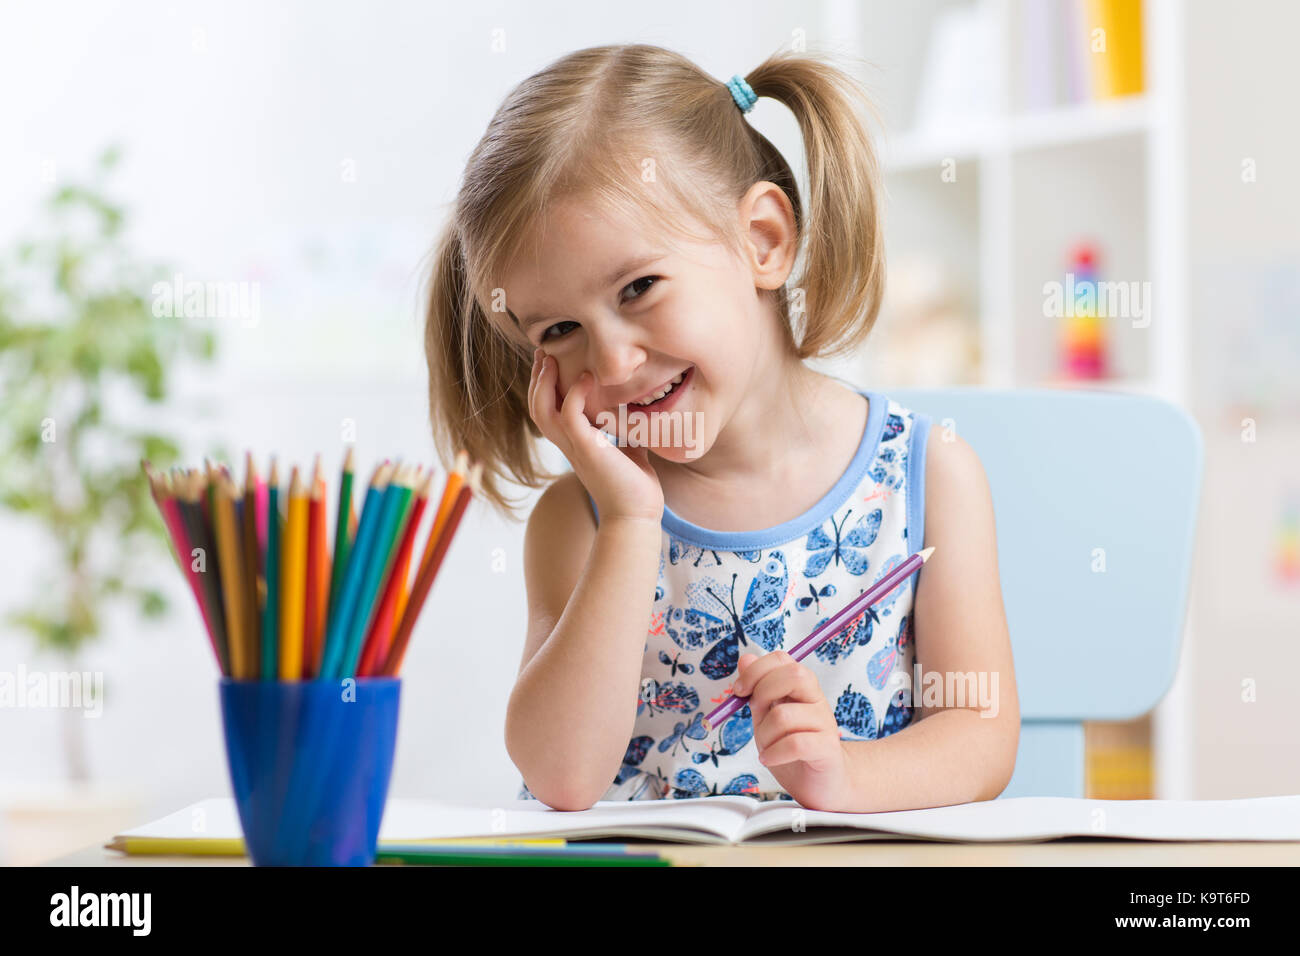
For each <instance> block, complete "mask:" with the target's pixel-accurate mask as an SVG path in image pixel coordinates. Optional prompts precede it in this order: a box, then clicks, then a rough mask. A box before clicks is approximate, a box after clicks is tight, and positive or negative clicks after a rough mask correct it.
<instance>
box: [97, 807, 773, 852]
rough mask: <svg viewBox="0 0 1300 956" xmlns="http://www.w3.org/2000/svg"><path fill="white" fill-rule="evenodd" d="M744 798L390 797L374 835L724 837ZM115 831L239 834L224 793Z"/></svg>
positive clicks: (735, 829) (734, 825)
mask: <svg viewBox="0 0 1300 956" xmlns="http://www.w3.org/2000/svg"><path fill="white" fill-rule="evenodd" d="M753 803H754V800H753V799H752V798H751V797H739V796H719V797H692V798H690V799H685V800H669V801H665V800H630V801H622V800H601V801H598V802H597V803H596V804H595V805H594V806H593V807H592V808H591V809H589V810H578V811H573V812H567V811H563V810H554V809H552V808H550V807H548V806H546V805H545V804H543V803H539V802H538V801H536V800H503V801H501V803H500V804H497V805H495V806H486V805H481V806H467V805H463V804H450V803H442V802H439V801H434V800H421V799H402V798H393V799H391V800H389V801H388V804H387V806H386V807H385V808H384V818H383V821H382V822H381V823H380V827H379V839H380V840H381V841H384V842H390V843H403V842H410V841H413V840H431V839H454V838H461V837H489V838H500V837H506V836H532V837H544V836H578V835H583V836H647V837H648V838H650V839H661V838H664V839H666V838H669V837H674V838H677V839H681V840H686V841H688V842H704V843H719V842H722V843H730V842H733V841H735V840H738V839H739V836H740V831H741V827H742V826H743V825H744V823H745V819H746V817H747V816H748V815H749V813H750V811H751V810H752V804H753ZM119 836H141V837H160V838H164V839H173V840H196V839H235V840H238V839H242V837H243V830H242V829H241V828H240V825H239V816H238V813H237V812H236V810H235V801H234V800H233V799H232V798H231V797H214V798H210V799H208V800H203V801H200V802H199V803H196V804H194V805H193V806H190V807H186V808H185V809H183V810H178V811H177V812H175V813H172V814H169V815H168V816H165V817H163V818H162V819H161V820H156V821H154V822H153V823H148V824H145V825H144V826H139V827H134V828H132V829H130V830H123V831H122V832H121V833H120V834H119Z"/></svg>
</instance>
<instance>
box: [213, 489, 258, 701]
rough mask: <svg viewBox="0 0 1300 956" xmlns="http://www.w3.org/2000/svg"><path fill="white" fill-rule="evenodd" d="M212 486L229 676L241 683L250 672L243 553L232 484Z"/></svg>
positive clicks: (236, 493)
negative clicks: (227, 644)
mask: <svg viewBox="0 0 1300 956" xmlns="http://www.w3.org/2000/svg"><path fill="white" fill-rule="evenodd" d="M213 480H214V481H215V483H216V492H215V497H214V505H213V514H214V515H215V517H216V521H215V525H216V537H217V552H218V554H219V556H220V561H221V591H222V596H223V598H224V601H225V612H226V626H227V627H228V628H229V629H230V676H231V677H233V678H234V679H235V680H245V679H247V678H248V676H249V673H250V671H251V666H250V664H249V662H248V634H247V631H246V630H245V627H244V625H245V622H246V618H245V616H244V571H243V555H242V551H243V549H242V548H241V547H240V542H239V529H238V527H236V525H235V498H236V496H237V495H238V492H237V490H236V489H235V485H234V482H232V481H231V480H230V478H229V477H228V476H226V475H217V474H214V475H213Z"/></svg>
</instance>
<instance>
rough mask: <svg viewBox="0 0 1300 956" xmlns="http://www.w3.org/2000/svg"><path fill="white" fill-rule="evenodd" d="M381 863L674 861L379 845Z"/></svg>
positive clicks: (632, 855)
mask: <svg viewBox="0 0 1300 956" xmlns="http://www.w3.org/2000/svg"><path fill="white" fill-rule="evenodd" d="M375 863H377V864H383V863H387V864H394V863H395V864H417V865H424V866H672V865H673V864H672V861H671V860H667V859H665V858H664V857H661V856H659V855H658V854H657V853H587V854H579V853H570V852H568V851H567V850H566V851H565V852H563V853H556V852H555V851H553V850H546V849H537V850H529V849H524V848H522V847H500V848H495V849H494V848H489V847H472V848H466V849H464V850H453V849H450V848H446V847H439V848H438V849H436V850H416V849H411V850H407V849H399V850H388V849H379V850H377V851H376V853H375Z"/></svg>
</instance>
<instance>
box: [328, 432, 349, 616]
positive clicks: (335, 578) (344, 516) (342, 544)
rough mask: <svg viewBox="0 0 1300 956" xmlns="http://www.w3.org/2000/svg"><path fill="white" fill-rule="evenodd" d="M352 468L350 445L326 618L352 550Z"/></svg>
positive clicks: (336, 524) (331, 613) (331, 611)
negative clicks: (350, 523)
mask: <svg viewBox="0 0 1300 956" xmlns="http://www.w3.org/2000/svg"><path fill="white" fill-rule="evenodd" d="M352 470H353V465H352V447H351V446H349V447H348V453H347V455H346V456H345V457H344V459H343V479H342V482H341V483H340V484H339V510H338V516H337V517H336V518H335V520H334V557H333V558H332V559H331V561H332V564H331V571H330V600H329V612H328V615H327V618H332V617H333V616H334V609H335V608H336V607H337V606H338V601H339V588H340V587H341V586H342V584H343V572H344V571H345V570H347V566H348V553H349V552H350V551H351V550H352V535H351V534H350V533H349V532H350V530H351V529H350V528H349V527H348V524H349V522H350V520H351V515H352ZM323 634H324V632H323V631H322V635H323ZM322 639H323V638H322Z"/></svg>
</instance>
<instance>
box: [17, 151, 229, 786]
mask: <svg viewBox="0 0 1300 956" xmlns="http://www.w3.org/2000/svg"><path fill="white" fill-rule="evenodd" d="M118 160H119V151H118V150H117V149H116V148H109V149H107V150H105V151H104V152H103V154H102V155H101V156H100V158H99V160H98V162H97V164H96V166H95V169H94V172H93V174H92V175H91V176H90V177H89V178H88V181H87V182H82V183H68V184H63V185H58V186H55V187H54V188H53V190H52V192H51V194H50V195H49V197H48V198H47V199H46V201H45V202H44V204H43V206H42V215H41V219H40V224H39V226H38V227H37V229H36V230H35V231H36V233H37V234H36V235H33V236H32V237H30V238H26V239H23V240H20V241H18V242H16V243H15V244H14V245H13V246H12V247H11V248H9V249H6V250H4V251H3V252H0V395H2V396H3V400H2V401H0V462H3V466H2V467H0V508H3V509H6V510H7V511H8V512H9V514H8V515H6V520H8V521H12V520H14V519H15V518H17V519H18V520H24V521H27V522H34V523H35V525H36V527H37V528H38V529H39V530H40V532H41V533H42V536H43V537H46V538H47V539H48V540H49V542H50V543H51V544H52V546H53V553H54V555H55V560H54V562H53V564H54V566H53V567H46V568H41V569H40V571H39V573H41V578H40V579H39V581H38V583H37V586H35V587H32V588H30V589H29V590H28V591H27V592H26V593H27V595H28V599H27V600H26V601H24V602H23V603H22V604H21V606H19V607H16V608H6V609H5V611H6V612H7V613H5V615H4V621H5V623H6V625H8V626H9V627H16V628H18V629H20V630H21V631H25V632H27V633H29V634H30V635H31V636H32V637H33V638H34V639H35V644H36V650H37V652H38V653H53V654H55V655H56V656H57V657H59V658H61V663H65V664H66V665H67V666H68V670H69V671H75V670H76V667H75V666H74V665H75V663H76V660H77V657H78V656H79V652H80V651H81V650H82V649H83V648H84V647H85V646H86V645H87V644H88V643H89V642H92V641H94V640H95V639H96V638H97V637H98V636H99V635H100V633H101V621H102V617H103V613H104V611H105V609H106V607H107V605H108V604H109V603H110V602H112V601H119V600H125V601H130V602H133V603H134V604H135V606H136V607H137V608H138V610H139V613H140V614H142V615H143V616H145V617H153V618H156V617H159V616H161V615H162V614H163V613H164V612H165V611H166V609H167V602H166V600H165V598H164V596H163V594H162V593H161V592H160V591H159V590H158V589H157V588H156V587H155V586H154V582H156V581H157V580H158V575H159V568H160V565H159V562H158V557H159V554H160V553H162V552H161V549H169V548H170V544H169V543H168V539H167V536H166V531H165V529H164V526H163V523H162V520H161V518H160V517H159V515H158V513H157V510H156V509H155V507H154V504H153V501H152V499H151V497H150V493H149V487H148V483H147V481H146V480H145V478H144V475H143V474H142V472H141V469H140V459H141V458H148V459H150V460H151V461H152V462H153V463H154V464H155V465H158V466H162V467H165V466H167V465H169V464H171V463H173V462H174V461H175V459H176V457H177V454H178V451H179V449H178V447H177V442H176V441H175V439H174V438H172V437H170V436H168V435H166V434H163V433H162V432H160V431H159V430H157V429H155V428H153V427H151V426H150V425H149V424H147V422H148V420H149V418H150V417H151V413H153V414H156V413H157V412H158V411H159V410H160V409H161V408H162V407H163V403H164V402H165V401H166V399H167V397H168V387H169V380H170V375H171V370H172V369H173V368H174V367H175V365H176V363H177V362H178V361H180V360H182V359H185V358H193V359H197V360H201V361H210V360H211V359H212V357H213V354H214V344H215V343H214V335H213V333H212V331H211V329H209V328H203V327H202V326H201V325H199V324H197V323H193V322H187V321H185V320H182V319H176V318H171V317H165V316H164V317H158V316H155V315H154V310H153V309H152V308H151V304H150V301H149V296H150V294H151V289H152V287H153V283H154V282H155V281H157V280H159V279H161V278H163V277H164V273H165V270H164V269H162V268H161V267H159V266H156V265H149V264H144V263H141V262H139V261H137V260H136V259H135V258H134V257H133V255H132V253H131V252H130V250H129V248H128V246H127V243H126V241H125V238H124V225H125V216H124V213H123V210H122V208H120V207H119V206H118V205H116V204H115V203H113V202H112V201H110V200H109V199H108V198H106V195H105V186H106V182H107V180H108V178H109V177H110V175H111V172H112V170H113V168H114V167H115V166H116V164H117V162H118ZM131 406H135V408H131ZM17 690H18V692H19V693H22V692H23V688H18V689H17ZM79 716H80V715H79V714H75V713H70V714H69V717H68V719H66V720H64V722H63V725H64V728H65V729H64V746H65V756H66V760H67V769H68V773H69V777H70V779H71V780H73V781H76V782H82V781H85V780H86V779H88V776H89V774H88V772H87V766H86V761H85V754H84V750H85V748H84V743H83V735H84V730H83V729H82V724H81V720H80V719H77V718H78V717H79Z"/></svg>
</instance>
